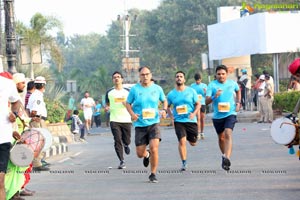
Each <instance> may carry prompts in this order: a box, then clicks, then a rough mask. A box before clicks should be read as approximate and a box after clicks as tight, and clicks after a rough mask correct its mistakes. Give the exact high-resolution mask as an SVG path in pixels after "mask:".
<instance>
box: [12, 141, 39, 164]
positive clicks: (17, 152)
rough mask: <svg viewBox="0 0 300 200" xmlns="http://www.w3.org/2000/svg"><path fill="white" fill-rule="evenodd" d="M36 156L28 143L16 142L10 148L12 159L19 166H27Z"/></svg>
mask: <svg viewBox="0 0 300 200" xmlns="http://www.w3.org/2000/svg"><path fill="white" fill-rule="evenodd" d="M33 157H34V154H33V151H32V149H31V148H30V147H29V146H28V145H26V144H15V145H14V146H13V147H12V148H11V150H10V160H11V162H12V163H14V164H15V165H17V166H19V167H27V166H29V164H30V163H31V162H32V160H33Z"/></svg>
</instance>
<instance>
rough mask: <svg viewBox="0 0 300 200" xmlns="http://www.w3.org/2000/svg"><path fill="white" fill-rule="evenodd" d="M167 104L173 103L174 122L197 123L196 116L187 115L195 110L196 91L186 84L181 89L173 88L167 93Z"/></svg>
mask: <svg viewBox="0 0 300 200" xmlns="http://www.w3.org/2000/svg"><path fill="white" fill-rule="evenodd" d="M167 99H168V105H169V106H170V105H173V116H174V121H175V122H195V123H197V118H196V116H195V117H194V119H192V120H191V119H190V118H189V116H190V114H191V113H192V112H194V110H195V104H196V103H197V101H198V95H197V93H196V91H195V90H194V89H193V88H191V87H188V86H186V88H185V89H184V90H183V91H178V90H176V89H173V90H171V91H170V92H169V94H168V95H167Z"/></svg>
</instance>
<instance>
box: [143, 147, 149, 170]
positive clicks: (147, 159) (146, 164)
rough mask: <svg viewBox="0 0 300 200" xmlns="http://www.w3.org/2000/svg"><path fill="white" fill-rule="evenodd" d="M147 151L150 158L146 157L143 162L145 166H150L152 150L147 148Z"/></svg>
mask: <svg viewBox="0 0 300 200" xmlns="http://www.w3.org/2000/svg"><path fill="white" fill-rule="evenodd" d="M147 151H148V153H149V156H148V158H146V157H144V159H143V164H144V166H145V167H148V166H149V163H150V151H149V150H147Z"/></svg>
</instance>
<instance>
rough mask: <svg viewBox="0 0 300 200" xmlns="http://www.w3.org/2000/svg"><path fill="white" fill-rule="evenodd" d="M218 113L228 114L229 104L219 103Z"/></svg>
mask: <svg viewBox="0 0 300 200" xmlns="http://www.w3.org/2000/svg"><path fill="white" fill-rule="evenodd" d="M218 110H219V112H229V111H230V103H229V102H220V103H219V104H218Z"/></svg>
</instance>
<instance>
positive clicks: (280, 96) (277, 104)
mask: <svg viewBox="0 0 300 200" xmlns="http://www.w3.org/2000/svg"><path fill="white" fill-rule="evenodd" d="M299 98H300V92H299V91H289V92H288V91H286V92H280V93H276V94H275V95H274V106H273V109H277V110H279V111H281V112H282V111H284V112H292V111H293V110H294V107H295V106H296V104H297V101H298V99H299Z"/></svg>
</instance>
